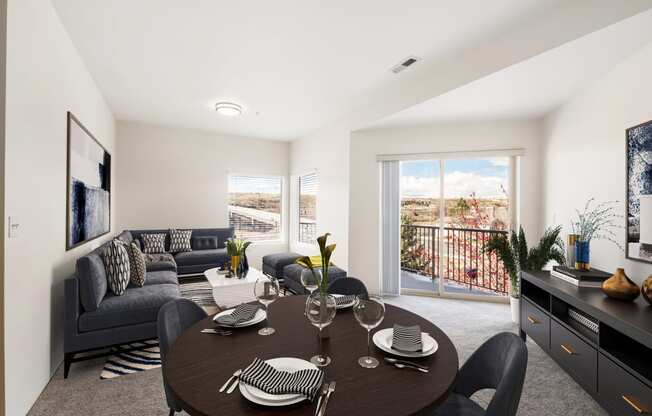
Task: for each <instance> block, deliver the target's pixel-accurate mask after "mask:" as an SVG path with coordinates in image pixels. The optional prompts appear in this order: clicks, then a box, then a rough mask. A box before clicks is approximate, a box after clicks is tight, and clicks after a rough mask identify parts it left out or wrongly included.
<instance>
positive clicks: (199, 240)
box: [192, 236, 217, 250]
mask: <svg viewBox="0 0 652 416" xmlns="http://www.w3.org/2000/svg"><path fill="white" fill-rule="evenodd" d="M216 248H217V237H206V236H204V237H193V238H192V249H193V250H214V249H216Z"/></svg>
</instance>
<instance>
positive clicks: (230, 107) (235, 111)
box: [215, 101, 242, 117]
mask: <svg viewBox="0 0 652 416" xmlns="http://www.w3.org/2000/svg"><path fill="white" fill-rule="evenodd" d="M215 111H217V112H218V113H219V114H221V115H223V116H227V117H237V116H239V115H240V114H242V106H241V105H239V104H236V103H230V102H228V101H222V102H219V103H217V104H215Z"/></svg>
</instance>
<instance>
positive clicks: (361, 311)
mask: <svg viewBox="0 0 652 416" xmlns="http://www.w3.org/2000/svg"><path fill="white" fill-rule="evenodd" d="M353 314H354V315H355V319H356V320H357V321H358V323H359V324H360V325H361V326H362V327H363V328H365V329H366V330H367V355H366V356H365V357H360V358H359V359H358V364H360V366H362V367H364V368H376V367H378V364H379V363H378V360H377V359H375V358H374V357H372V356H371V347H370V337H371V330H372V329H374V328H375V327H377V326H378V325H380V323H381V322H382V321H383V318H384V317H385V302H383V300H382V299H381V298H380V297H378V296H358V297H357V299H356V304H355V305H354V306H353Z"/></svg>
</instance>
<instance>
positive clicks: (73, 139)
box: [66, 113, 111, 250]
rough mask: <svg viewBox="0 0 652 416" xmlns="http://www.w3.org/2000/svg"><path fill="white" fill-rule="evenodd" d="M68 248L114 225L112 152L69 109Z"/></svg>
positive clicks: (92, 237) (86, 240)
mask: <svg viewBox="0 0 652 416" xmlns="http://www.w3.org/2000/svg"><path fill="white" fill-rule="evenodd" d="M66 192H67V198H66V200H67V221H66V228H67V230H66V249H67V250H70V249H72V248H74V247H77V246H79V245H81V244H83V243H86V242H88V241H91V240H93V239H95V238H97V237H100V236H102V235H104V234H106V233H108V232H109V231H110V229H111V155H110V154H109V152H107V151H106V149H105V148H104V147H103V146H102V145H101V144H100V142H99V141H97V139H95V137H93V135H92V134H91V133H90V132H89V131H88V129H86V128H85V127H84V126H83V125H82V124H81V123H80V122H79V120H78V119H77V118H76V117H75V116H74V115H73V114H72V113H68V176H67V190H66Z"/></svg>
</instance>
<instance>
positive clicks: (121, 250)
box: [102, 239, 131, 296]
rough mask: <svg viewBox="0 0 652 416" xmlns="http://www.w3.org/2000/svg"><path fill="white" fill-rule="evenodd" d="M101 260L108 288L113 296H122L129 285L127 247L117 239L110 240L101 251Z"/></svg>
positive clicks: (129, 270)
mask: <svg viewBox="0 0 652 416" xmlns="http://www.w3.org/2000/svg"><path fill="white" fill-rule="evenodd" d="M102 260H103V261H104V268H105V269H106V278H107V281H108V282H109V288H111V291H112V292H113V293H114V294H116V295H118V296H120V295H122V294H123V293H124V291H125V289H126V288H127V285H128V284H129V277H130V276H129V275H130V273H131V268H130V267H129V253H128V252H127V245H126V244H125V243H124V242H122V241H121V240H118V239H114V240H111V241H110V242H109V243H107V244H106V245H105V247H104V250H102Z"/></svg>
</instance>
